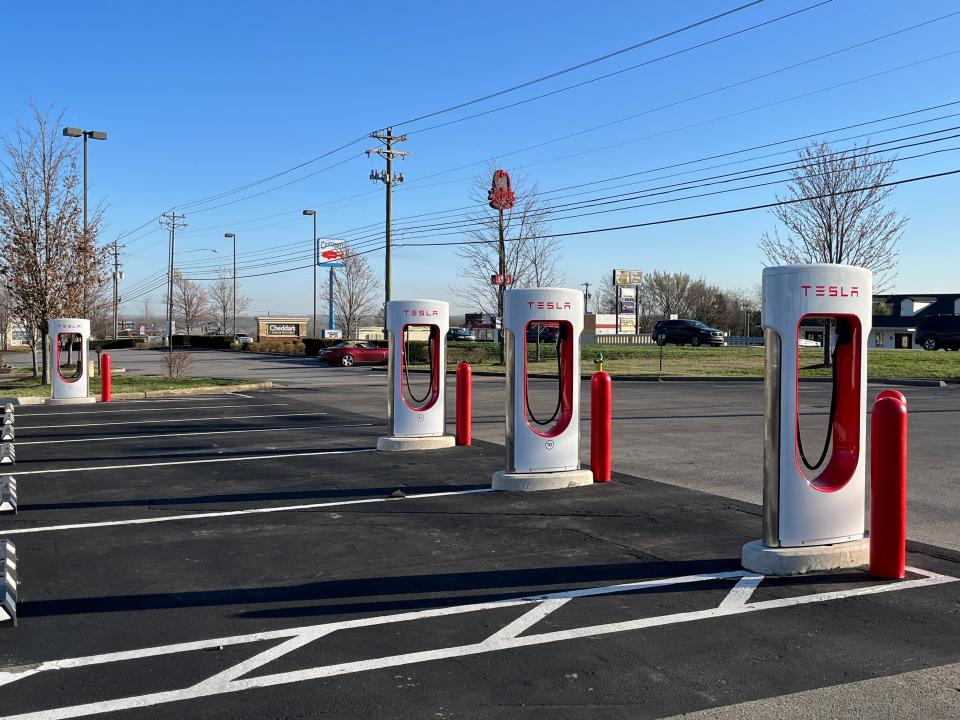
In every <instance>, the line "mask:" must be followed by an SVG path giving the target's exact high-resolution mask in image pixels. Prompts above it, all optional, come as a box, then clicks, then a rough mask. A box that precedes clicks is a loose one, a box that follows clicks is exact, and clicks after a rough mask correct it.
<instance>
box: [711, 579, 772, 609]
mask: <svg viewBox="0 0 960 720" xmlns="http://www.w3.org/2000/svg"><path fill="white" fill-rule="evenodd" d="M761 580H763V575H745V576H744V577H742V578H740V579H739V580H738V581H737V584H736V586H734V588H733V590H731V591H730V592H729V593H728V594H727V596H726V597H725V598H724V599H723V602H721V603H720V607H722V608H730V607H738V606H740V605H746V603H747V601H748V600H750V597H751V596H752V595H753V591H754V590H756V589H757V586H758V585H759V584H760V581H761Z"/></svg>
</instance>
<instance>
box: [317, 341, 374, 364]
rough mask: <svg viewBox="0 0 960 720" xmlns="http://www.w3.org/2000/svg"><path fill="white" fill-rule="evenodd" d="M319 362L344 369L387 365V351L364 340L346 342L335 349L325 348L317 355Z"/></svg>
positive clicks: (335, 346)
mask: <svg viewBox="0 0 960 720" xmlns="http://www.w3.org/2000/svg"><path fill="white" fill-rule="evenodd" d="M317 360H319V361H320V362H325V363H327V364H329V365H342V366H343V367H351V366H353V365H362V364H368V365H386V364H387V349H386V348H382V347H377V346H376V345H374V344H373V343H370V342H364V341H363V340H344V341H343V342H342V343H339V344H337V345H334V346H333V347H329V348H323V349H322V350H321V351H320V352H319V354H318V355H317Z"/></svg>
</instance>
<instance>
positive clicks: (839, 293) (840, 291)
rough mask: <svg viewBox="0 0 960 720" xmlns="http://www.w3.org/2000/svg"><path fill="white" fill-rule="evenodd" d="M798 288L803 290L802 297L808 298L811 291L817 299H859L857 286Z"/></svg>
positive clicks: (803, 286) (808, 286)
mask: <svg viewBox="0 0 960 720" xmlns="http://www.w3.org/2000/svg"><path fill="white" fill-rule="evenodd" d="M800 287H801V288H803V296H804V297H808V296H809V295H810V291H811V290H813V294H814V295H816V296H817V297H860V287H859V286H857V285H851V286H850V287H846V286H844V285H801V286H800Z"/></svg>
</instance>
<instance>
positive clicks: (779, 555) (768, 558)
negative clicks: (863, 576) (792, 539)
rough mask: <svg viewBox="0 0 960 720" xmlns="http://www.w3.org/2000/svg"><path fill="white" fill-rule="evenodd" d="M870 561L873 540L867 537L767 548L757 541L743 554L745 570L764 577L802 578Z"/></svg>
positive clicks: (744, 547)
mask: <svg viewBox="0 0 960 720" xmlns="http://www.w3.org/2000/svg"><path fill="white" fill-rule="evenodd" d="M869 559H870V541H869V540H868V539H866V538H863V539H861V540H851V541H849V542H842V543H836V544H834V545H809V546H806V547H767V546H766V545H764V544H763V541H762V540H754V541H753V542H748V543H747V544H746V545H744V546H743V550H742V551H741V553H740V564H741V565H743V567H744V569H745V570H750V571H752V572H755V573H761V574H762V575H802V574H804V573H809V572H821V571H825V570H839V569H842V568H854V567H860V566H861V565H866V564H867V561H868V560H869Z"/></svg>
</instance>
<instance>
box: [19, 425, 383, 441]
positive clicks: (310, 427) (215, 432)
mask: <svg viewBox="0 0 960 720" xmlns="http://www.w3.org/2000/svg"><path fill="white" fill-rule="evenodd" d="M375 424H377V423H346V424H343V425H300V426H297V427H294V428H291V427H278V428H242V429H239V430H197V431H195V432H185V433H152V434H148V435H112V436H109V437H92V438H73V439H70V440H28V441H26V442H18V443H17V445H59V444H61V443H87V442H108V441H111V440H146V439H149V438H172V437H190V436H192V435H234V434H237V433H262V432H290V431H291V430H323V429H329V428H355V427H372V426H373V425H375Z"/></svg>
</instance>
